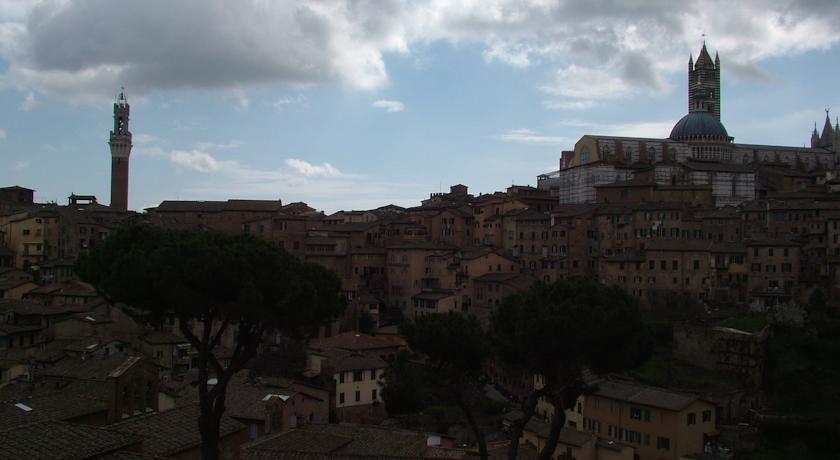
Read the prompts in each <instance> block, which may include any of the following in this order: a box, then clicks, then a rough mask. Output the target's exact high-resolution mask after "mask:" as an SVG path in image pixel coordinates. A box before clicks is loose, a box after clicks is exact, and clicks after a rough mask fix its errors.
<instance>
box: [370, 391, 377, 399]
mask: <svg viewBox="0 0 840 460" xmlns="http://www.w3.org/2000/svg"><path fill="white" fill-rule="evenodd" d="M370 400H371V401H376V388H374V389H373V390H370Z"/></svg>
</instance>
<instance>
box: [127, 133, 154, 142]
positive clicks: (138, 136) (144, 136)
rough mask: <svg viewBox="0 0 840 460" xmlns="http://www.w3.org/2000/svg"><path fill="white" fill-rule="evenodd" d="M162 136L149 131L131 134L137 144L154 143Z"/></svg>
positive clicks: (132, 139)
mask: <svg viewBox="0 0 840 460" xmlns="http://www.w3.org/2000/svg"><path fill="white" fill-rule="evenodd" d="M159 140H160V138H159V137H157V136H154V135H151V134H148V133H134V134H132V135H131V141H132V143H134V144H135V145H137V144H153V143H155V142H157V141H159Z"/></svg>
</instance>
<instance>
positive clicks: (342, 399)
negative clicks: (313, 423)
mask: <svg viewBox="0 0 840 460" xmlns="http://www.w3.org/2000/svg"><path fill="white" fill-rule="evenodd" d="M338 403H339V404H344V393H339V394H338Z"/></svg>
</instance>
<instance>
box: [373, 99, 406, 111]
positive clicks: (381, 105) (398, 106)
mask: <svg viewBox="0 0 840 460" xmlns="http://www.w3.org/2000/svg"><path fill="white" fill-rule="evenodd" d="M373 106H374V107H376V108H377V109H385V111H386V112H402V111H403V110H405V106H403V103H402V102H400V101H389V100H387V99H380V100H378V101H375V102H374V103H373Z"/></svg>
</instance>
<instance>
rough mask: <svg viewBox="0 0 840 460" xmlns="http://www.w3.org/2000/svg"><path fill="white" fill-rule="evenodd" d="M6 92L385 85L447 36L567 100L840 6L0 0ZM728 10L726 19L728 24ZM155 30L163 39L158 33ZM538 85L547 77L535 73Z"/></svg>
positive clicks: (649, 87)
mask: <svg viewBox="0 0 840 460" xmlns="http://www.w3.org/2000/svg"><path fill="white" fill-rule="evenodd" d="M0 6H2V7H4V8H0V59H3V60H4V61H6V62H8V64H9V65H8V67H7V69H6V71H5V72H4V73H3V74H2V75H0V80H2V81H3V83H4V84H9V85H11V86H12V87H15V88H19V89H20V90H21V91H26V92H28V91H30V90H32V91H35V92H38V93H46V94H49V95H59V96H61V97H64V98H69V99H75V100H85V99H86V98H88V99H90V98H98V99H97V100H101V99H102V98H104V97H112V93H113V91H114V89H115V88H118V87H119V86H120V85H121V84H125V85H126V86H127V87H128V88H130V90H131V92H132V93H134V94H138V95H140V94H145V93H149V92H153V91H166V90H172V89H183V88H199V89H211V90H221V91H225V92H228V93H229V94H233V95H234V98H235V103H236V105H237V107H238V108H239V109H241V110H244V109H247V108H248V105H249V104H250V100H249V99H248V97H247V93H245V89H247V88H248V87H252V86H260V85H266V84H286V85H311V84H323V83H338V84H343V85H347V86H350V87H352V88H359V89H365V90H369V89H377V88H380V87H382V86H383V85H384V84H386V83H387V82H388V78H389V77H388V71H387V68H386V64H385V56H386V55H388V54H389V53H391V54H392V53H402V54H410V53H412V51H413V49H414V48H426V47H427V45H428V44H430V43H433V42H438V41H445V42H449V43H453V44H456V45H457V44H460V43H467V44H476V45H478V46H479V47H480V48H481V49H482V56H483V58H484V60H485V61H487V62H488V63H500V64H502V65H509V66H513V67H517V68H527V67H530V66H533V65H534V64H535V63H543V64H546V65H548V66H550V68H551V69H553V72H551V75H552V76H551V77H550V78H549V79H548V80H547V81H542V82H535V85H536V86H538V87H540V88H541V89H543V90H544V91H545V92H546V93H547V94H550V95H552V96H561V97H562V98H564V99H568V100H570V101H571V102H575V101H577V102H581V103H583V104H587V103H589V102H588V101H592V100H594V99H602V98H604V97H607V98H615V97H621V96H623V95H625V94H634V93H638V92H661V91H667V90H668V88H667V87H666V86H665V85H664V83H663V82H665V81H667V79H666V78H665V76H666V75H668V74H673V73H675V72H679V71H682V70H683V69H684V68H685V64H686V61H687V58H688V53H689V52H695V53H696V52H697V48H698V44H699V39H700V34H701V32H704V31H705V32H706V33H707V36H708V37H709V43H710V45H711V46H712V48H713V49H718V50H720V51H721V58H722V61H723V65H724V66H725V67H724V68H725V69H728V70H727V71H729V72H731V75H733V76H734V77H737V78H748V79H767V78H768V75H767V74H766V72H764V71H763V70H762V69H760V68H759V67H758V65H760V63H761V61H762V60H764V59H767V58H770V57H775V56H783V55H789V54H795V53H800V52H803V51H808V50H815V49H827V48H828V47H830V46H833V45H834V44H836V43H838V42H839V41H840V28H838V27H836V24H838V23H840V2H836V1H834V2H832V1H817V2H815V1H805V0H793V1H791V0H764V1H761V2H759V1H744V2H737V3H732V2H730V1H728V0H716V1H701V0H694V1H686V2H673V1H671V0H650V1H646V2H625V1H618V0H607V1H604V2H597V3H592V2H578V1H566V2H561V1H556V2H555V1H546V0H482V1H474V0H473V1H469V0H462V1H451V0H425V1H424V0H416V1H409V0H403V1H396V0H395V1H388V2H382V1H378V0H367V1H365V0H312V1H297V2H295V1H283V2H266V1H264V0H241V1H237V2H230V1H228V0H181V1H177V2H172V1H170V0H145V1H142V2H138V1H131V0H85V1H82V0H45V1H41V2H35V1H22V2H8V1H7V0H4V1H2V2H0ZM721 11H726V14H725V15H721V14H720V12H721ZM150 31H154V33H150ZM537 78H538V77H537Z"/></svg>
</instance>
